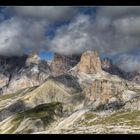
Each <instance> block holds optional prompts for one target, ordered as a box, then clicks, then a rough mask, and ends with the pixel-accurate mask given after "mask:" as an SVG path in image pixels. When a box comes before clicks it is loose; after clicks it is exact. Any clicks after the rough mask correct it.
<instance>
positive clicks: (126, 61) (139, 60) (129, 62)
mask: <svg viewBox="0 0 140 140" xmlns="http://www.w3.org/2000/svg"><path fill="white" fill-rule="evenodd" d="M139 54H140V53H139ZM117 64H118V66H119V68H120V69H122V70H125V71H126V72H133V71H140V55H133V54H123V55H120V56H119V57H118V59H117Z"/></svg>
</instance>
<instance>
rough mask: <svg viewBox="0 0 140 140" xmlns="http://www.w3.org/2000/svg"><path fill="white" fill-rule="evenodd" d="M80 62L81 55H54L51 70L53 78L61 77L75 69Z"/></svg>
mask: <svg viewBox="0 0 140 140" xmlns="http://www.w3.org/2000/svg"><path fill="white" fill-rule="evenodd" d="M79 60H80V56H79V55H67V56H66V55H61V54H57V53H55V54H54V60H53V61H52V63H51V66H50V69H51V73H52V75H53V76H59V75H62V74H63V73H65V72H66V71H68V70H70V69H71V68H72V67H74V66H75V65H76V64H77V63H78V62H79Z"/></svg>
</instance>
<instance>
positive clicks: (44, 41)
mask: <svg viewBox="0 0 140 140" xmlns="http://www.w3.org/2000/svg"><path fill="white" fill-rule="evenodd" d="M81 8H83V9H84V8H86V7H70V6H37V7H36V6H20V7H18V6H13V7H6V8H5V9H4V10H3V13H4V12H5V14H7V15H10V16H11V17H10V18H8V19H6V20H4V21H3V19H4V16H3V15H0V21H1V22H0V44H1V45H0V55H22V54H23V52H24V50H28V49H32V50H36V49H42V48H43V49H47V50H48V49H49V50H51V51H53V52H57V53H60V54H66V55H69V54H80V53H82V52H84V51H86V50H95V49H96V50H98V51H99V52H100V54H101V55H110V56H113V55H120V54H122V53H123V54H126V55H123V56H121V57H118V58H117V59H118V62H121V63H120V64H119V63H118V65H120V67H121V68H125V67H126V65H125V61H126V60H127V62H128V63H127V64H128V65H129V62H130V66H129V67H127V70H130V71H131V70H132V68H131V62H132V61H135V64H136V66H137V65H140V64H139V59H137V58H138V56H135V57H136V59H134V58H133V57H132V56H130V55H129V56H130V57H129V56H128V52H131V51H132V50H134V49H137V48H140V6H112V7H111V6H101V7H100V6H99V7H88V8H94V10H93V11H95V12H91V13H90V14H88V12H86V14H83V13H82V12H80V11H82V10H81ZM79 9H80V10H79ZM67 20H69V21H70V22H69V24H65V25H61V26H59V27H57V29H56V31H55V32H54V35H53V36H54V37H52V38H49V34H47V35H48V36H46V35H45V34H46V32H47V31H48V30H49V29H50V26H51V25H52V24H54V23H56V24H57V23H61V22H63V21H67ZM52 27H53V26H52ZM125 57H126V58H125ZM129 58H130V59H129ZM137 60H138V61H137ZM136 61H137V63H136ZM133 66H134V65H133ZM133 69H139V67H138V66H137V67H136V68H135V67H133Z"/></svg>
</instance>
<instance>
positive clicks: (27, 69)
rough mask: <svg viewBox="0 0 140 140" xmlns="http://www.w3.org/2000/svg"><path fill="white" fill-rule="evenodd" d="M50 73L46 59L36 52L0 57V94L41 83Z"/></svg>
mask: <svg viewBox="0 0 140 140" xmlns="http://www.w3.org/2000/svg"><path fill="white" fill-rule="evenodd" d="M48 74H49V66H48V64H47V62H46V61H44V60H40V58H39V56H38V55H37V54H36V53H32V54H30V55H29V56H27V55H24V56H21V57H0V94H7V93H14V92H16V91H17V90H20V89H23V88H27V87H32V86H36V85H39V84H41V83H42V82H43V81H44V80H45V79H46V78H47V77H48Z"/></svg>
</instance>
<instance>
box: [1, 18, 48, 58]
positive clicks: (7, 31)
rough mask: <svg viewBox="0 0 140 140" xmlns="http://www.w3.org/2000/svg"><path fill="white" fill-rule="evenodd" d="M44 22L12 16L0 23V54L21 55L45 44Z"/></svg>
mask: <svg viewBox="0 0 140 140" xmlns="http://www.w3.org/2000/svg"><path fill="white" fill-rule="evenodd" d="M44 26H45V23H44V22H42V21H41V22H39V21H38V22H35V21H32V20H31V21H30V20H28V21H27V20H24V19H21V18H17V17H13V18H11V19H9V20H5V21H3V22H1V23H0V55H6V56H9V55H10V56H12V55H23V53H24V50H25V49H38V48H39V47H40V48H41V47H42V46H43V45H44V44H45V40H46V38H45V36H44Z"/></svg>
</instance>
